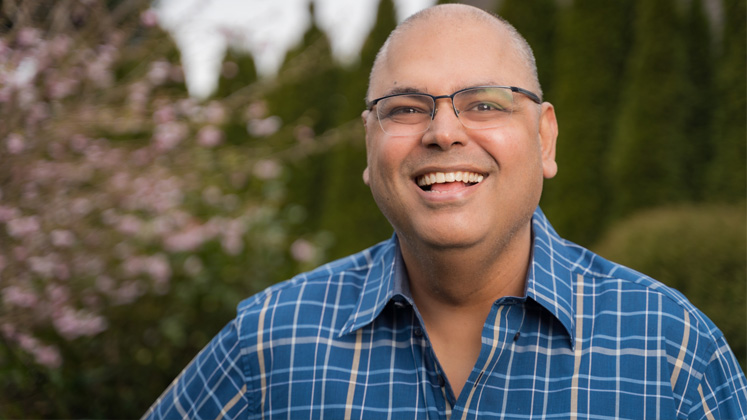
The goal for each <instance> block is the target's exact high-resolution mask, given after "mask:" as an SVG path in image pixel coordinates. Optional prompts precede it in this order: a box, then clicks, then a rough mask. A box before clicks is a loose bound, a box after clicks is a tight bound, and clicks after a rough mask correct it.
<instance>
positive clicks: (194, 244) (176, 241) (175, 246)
mask: <svg viewBox="0 0 747 420" xmlns="http://www.w3.org/2000/svg"><path fill="white" fill-rule="evenodd" d="M210 239H211V235H208V234H206V232H205V230H204V229H203V228H202V227H201V226H193V227H191V228H189V229H187V230H184V231H181V232H178V233H176V234H174V235H170V236H168V237H166V239H165V240H164V246H165V247H166V249H167V250H169V251H172V252H187V251H194V250H195V249H197V248H198V247H199V246H200V245H202V244H203V243H204V242H205V241H208V240H210Z"/></svg>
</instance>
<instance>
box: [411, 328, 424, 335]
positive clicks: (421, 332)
mask: <svg viewBox="0 0 747 420" xmlns="http://www.w3.org/2000/svg"><path fill="white" fill-rule="evenodd" d="M412 332H413V334H415V337H422V336H423V329H422V328H420V327H415V329H414V330H413V331H412Z"/></svg>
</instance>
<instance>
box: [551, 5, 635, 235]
mask: <svg viewBox="0 0 747 420" xmlns="http://www.w3.org/2000/svg"><path fill="white" fill-rule="evenodd" d="M632 12H633V8H632V4H631V2H629V1H627V0H614V1H605V2H600V1H597V0H576V1H575V2H573V5H572V6H569V7H565V8H561V9H560V11H559V13H558V19H559V22H558V35H557V40H556V42H555V45H556V48H557V51H556V56H555V57H556V61H555V66H554V67H555V74H554V77H555V80H554V81H553V86H554V88H553V89H552V90H551V91H549V92H548V95H547V96H548V100H549V101H550V102H552V103H553V104H554V105H555V106H556V112H557V115H558V123H559V128H560V133H559V136H558V146H557V156H556V160H557V162H558V169H559V171H558V175H557V176H556V177H555V178H554V179H551V180H549V181H546V182H545V192H544V194H543V198H542V208H543V210H544V211H545V212H546V213H547V214H548V216H549V217H550V220H552V221H553V225H554V226H555V228H556V229H558V231H559V232H560V233H561V234H563V235H564V236H566V237H568V238H570V239H572V240H574V241H577V242H580V243H584V244H588V243H590V242H592V241H594V240H595V239H596V237H597V236H598V235H599V234H600V232H601V231H602V230H603V227H604V225H605V223H606V217H605V215H606V214H607V211H608V205H609V199H610V197H609V187H608V185H607V183H606V182H605V176H604V172H605V171H604V161H603V159H602V156H605V154H606V153H607V151H608V149H609V146H610V143H611V141H612V135H611V132H612V131H613V126H614V123H615V118H616V115H617V114H618V110H619V102H620V95H621V86H620V83H619V80H620V78H621V77H622V74H623V73H624V68H625V60H626V57H627V54H628V50H629V48H630V38H631V29H632V28H631V23H630V22H631V20H632V19H631V18H630V17H631V14H632Z"/></svg>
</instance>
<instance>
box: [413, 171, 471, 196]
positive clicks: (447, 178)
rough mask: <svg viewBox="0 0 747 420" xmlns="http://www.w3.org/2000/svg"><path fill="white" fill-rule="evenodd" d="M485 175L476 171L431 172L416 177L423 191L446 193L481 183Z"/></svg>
mask: <svg viewBox="0 0 747 420" xmlns="http://www.w3.org/2000/svg"><path fill="white" fill-rule="evenodd" d="M483 179H485V176H484V175H482V174H478V173H476V172H431V173H427V174H424V175H421V176H419V177H417V178H416V179H415V182H416V183H417V184H418V187H420V189H421V190H423V191H428V192H435V193H444V192H451V191H456V190H459V189H462V188H467V187H471V186H473V185H476V184H479V183H480V182H482V180H483Z"/></svg>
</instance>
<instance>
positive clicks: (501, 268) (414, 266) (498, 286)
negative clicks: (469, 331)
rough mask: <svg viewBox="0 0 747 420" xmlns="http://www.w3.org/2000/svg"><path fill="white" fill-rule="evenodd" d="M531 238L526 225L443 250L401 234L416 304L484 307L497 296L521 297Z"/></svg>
mask: <svg viewBox="0 0 747 420" xmlns="http://www.w3.org/2000/svg"><path fill="white" fill-rule="evenodd" d="M531 241H532V239H531V226H530V225H529V224H528V225H527V226H526V228H523V229H520V230H519V231H518V232H516V234H515V235H514V236H513V237H511V238H510V239H509V240H507V241H506V242H505V243H503V244H478V245H475V246H472V247H467V248H450V249H443V248H429V247H428V246H426V245H418V244H415V246H412V245H413V244H410V243H406V242H405V241H403V240H402V239H400V243H401V249H402V256H403V259H404V261H405V265H406V266H407V273H408V276H409V278H410V289H411V292H412V295H413V299H414V300H415V303H416V304H417V305H418V307H419V308H421V311H422V310H423V309H425V308H426V307H432V308H434V309H435V308H437V307H439V308H441V309H446V308H449V309H451V310H458V309H459V308H472V309H476V308H478V307H481V308H487V309H488V310H489V308H490V306H491V305H492V304H493V302H494V301H495V300H497V299H500V298H501V297H504V296H523V294H524V287H525V283H526V275H527V270H528V267H529V260H530V257H531ZM481 312H482V311H481Z"/></svg>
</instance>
